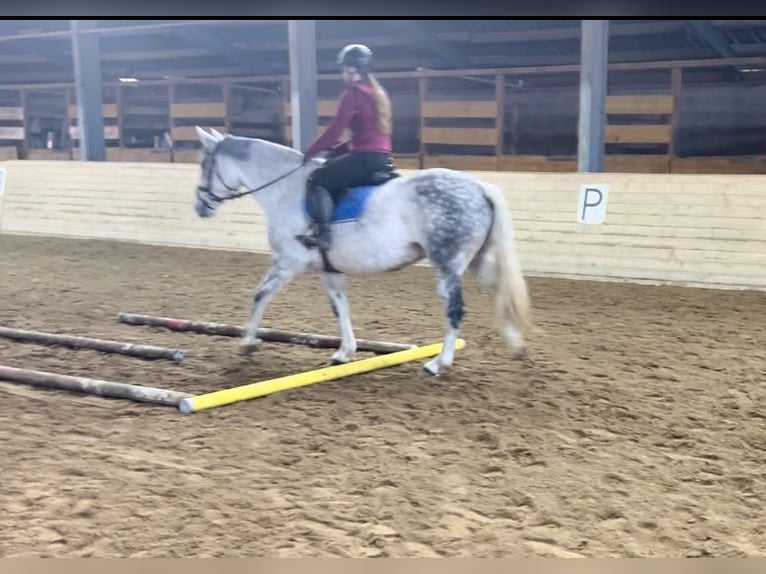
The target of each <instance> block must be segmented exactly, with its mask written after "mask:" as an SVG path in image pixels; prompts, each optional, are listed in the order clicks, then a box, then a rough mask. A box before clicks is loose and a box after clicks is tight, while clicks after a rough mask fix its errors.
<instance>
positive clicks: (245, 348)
mask: <svg viewBox="0 0 766 574" xmlns="http://www.w3.org/2000/svg"><path fill="white" fill-rule="evenodd" d="M262 342H263V341H262V340H261V339H256V340H255V341H252V342H250V343H240V344H239V354H240V355H251V354H253V353H254V352H255V351H257V350H258V349H259V348H260V346H261V343H262Z"/></svg>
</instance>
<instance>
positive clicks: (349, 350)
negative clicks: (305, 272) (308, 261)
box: [322, 273, 356, 365]
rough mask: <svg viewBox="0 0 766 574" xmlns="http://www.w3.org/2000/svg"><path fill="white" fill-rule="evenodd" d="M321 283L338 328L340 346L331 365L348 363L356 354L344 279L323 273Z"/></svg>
mask: <svg viewBox="0 0 766 574" xmlns="http://www.w3.org/2000/svg"><path fill="white" fill-rule="evenodd" d="M322 283H323V284H324V289H325V292H326V293H327V297H328V298H329V299H330V304H331V305H332V310H333V312H334V313H335V317H336V318H337V319H338V324H339V326H340V335H341V344H340V348H339V349H338V350H337V351H336V353H335V354H334V355H333V356H332V363H333V364H334V365H339V364H343V363H348V362H349V361H350V360H351V357H352V356H353V355H354V353H356V338H355V337H354V328H353V327H352V326H351V313H350V312H349V308H348V298H347V297H346V279H345V277H344V276H343V275H341V274H339V273H323V274H322Z"/></svg>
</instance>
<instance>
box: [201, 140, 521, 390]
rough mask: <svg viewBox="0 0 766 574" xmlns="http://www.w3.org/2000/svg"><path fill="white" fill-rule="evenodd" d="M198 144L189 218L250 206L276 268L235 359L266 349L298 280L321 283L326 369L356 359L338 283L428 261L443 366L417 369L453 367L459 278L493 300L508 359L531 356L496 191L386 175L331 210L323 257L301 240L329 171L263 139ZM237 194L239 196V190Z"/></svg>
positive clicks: (446, 177)
mask: <svg viewBox="0 0 766 574" xmlns="http://www.w3.org/2000/svg"><path fill="white" fill-rule="evenodd" d="M196 131H197V135H198V137H199V141H200V143H201V144H202V146H201V147H202V149H201V155H200V160H199V168H200V172H199V180H198V182H197V186H196V189H195V197H196V201H195V211H196V213H197V215H198V216H199V217H201V218H208V217H212V216H214V215H215V213H216V211H217V209H218V207H219V206H220V205H221V204H222V203H223V202H225V201H228V200H232V199H235V198H239V197H244V196H247V195H251V196H253V197H254V198H255V200H256V201H257V202H258V203H259V205H260V206H261V208H262V209H263V212H264V215H265V218H266V222H267V233H268V242H269V246H270V250H271V254H272V260H271V265H270V266H269V268H268V269H267V270H266V272H265V273H264V275H263V276H262V277H261V280H260V282H259V283H258V285H257V287H256V288H255V293H254V297H253V302H252V307H251V313H250V318H249V321H248V322H247V324H246V326H245V328H244V333H243V336H242V339H241V341H240V352H241V354H245V355H246V354H249V353H252V352H253V351H254V350H256V349H257V348H258V347H259V345H260V344H261V342H262V341H261V340H260V339H258V338H257V333H258V327H259V324H260V322H261V318H262V316H263V314H264V312H265V310H266V308H267V306H268V304H269V303H270V302H271V301H272V299H273V298H274V296H275V295H276V294H277V293H278V292H279V290H280V289H281V288H282V287H284V286H285V285H287V284H288V283H289V282H290V281H292V280H293V279H294V278H295V277H297V276H298V275H301V274H303V273H309V272H311V273H317V274H319V275H320V276H321V280H322V284H323V287H324V291H325V293H326V295H327V297H328V298H329V301H330V305H331V308H332V310H333V312H334V314H335V317H336V319H337V321H338V325H339V328H340V334H341V337H340V340H341V342H340V345H339V347H338V349H337V351H336V352H335V353H334V354H333V355H332V358H331V360H330V363H331V364H334V365H337V364H343V363H347V362H349V361H351V360H352V357H353V355H354V354H355V353H356V339H355V336H354V329H353V326H352V324H351V318H350V312H349V303H348V299H347V295H346V284H345V275H347V274H352V273H368V274H369V273H383V272H392V271H397V270H400V269H403V268H405V267H408V266H410V265H413V264H415V263H418V262H420V261H422V260H424V259H427V260H428V262H430V264H431V266H432V267H433V268H434V269H435V270H436V272H437V273H438V283H437V293H438V295H439V296H440V297H441V299H442V302H443V306H444V313H445V315H446V322H447V326H446V331H445V333H444V336H443V345H442V348H441V350H440V352H439V354H438V355H437V356H436V357H435V358H433V359H432V360H430V361H428V362H427V363H425V364H424V365H423V370H424V371H425V372H426V373H428V374H430V375H434V376H436V375H439V374H440V373H442V372H443V371H445V370H446V369H448V368H449V367H451V366H452V365H453V361H454V350H455V342H456V340H457V339H458V337H459V335H460V332H461V327H462V322H463V318H464V314H465V304H464V299H463V286H462V282H463V275H464V274H465V273H466V272H468V273H471V274H472V275H474V276H475V277H476V278H477V279H478V280H479V282H480V284H481V285H483V286H484V287H485V288H488V289H490V290H492V291H494V294H495V303H496V314H497V317H498V319H499V320H500V327H501V332H502V334H503V335H504V337H505V339H506V341H507V342H508V344H509V345H510V347H511V349H512V358H514V359H519V358H523V357H524V356H526V339H525V337H526V334H527V332H528V331H529V329H530V327H531V324H532V322H531V312H530V302H529V294H528V290H527V285H526V281H525V279H524V275H523V273H522V269H521V265H520V262H519V258H518V255H517V253H516V246H515V243H514V232H513V226H512V219H511V215H510V212H509V210H508V208H507V205H506V202H505V198H504V195H503V193H502V191H501V190H500V188H499V187H497V186H494V185H491V184H489V183H486V182H482V181H479V180H478V179H476V178H474V177H472V176H470V175H468V174H465V173H462V172H459V171H455V170H450V169H443V168H431V169H421V170H418V171H416V172H415V173H413V174H408V175H403V174H400V173H398V172H396V170H395V169H391V170H389V171H386V172H381V173H377V174H374V175H373V176H371V177H370V181H369V182H368V183H366V184H365V185H361V186H358V187H355V188H352V189H349V190H345V196H344V197H342V198H340V199H339V200H338V201H337V202H336V206H335V212H334V216H333V218H332V227H331V228H332V244H331V246H330V248H329V250H327V252H324V251H320V250H319V249H318V248H317V247H313V246H311V245H310V244H309V243H306V242H305V241H304V240H302V237H303V238H305V234H306V232H307V231H308V229H309V228H310V227H311V225H312V224H313V220H312V217H311V210H310V204H309V203H308V202H307V179H308V177H309V175H310V174H311V173H312V172H313V171H314V169H316V168H317V167H319V166H320V165H322V164H323V162H324V161H326V159H324V158H312V159H310V160H308V161H306V160H305V159H304V155H303V154H302V153H301V152H300V151H298V150H296V149H293V148H291V147H287V146H284V145H281V144H278V143H274V142H270V141H267V140H263V139H258V138H249V137H239V136H233V135H231V134H227V135H223V134H221V133H219V132H217V131H215V130H212V131H211V132H209V133H208V132H207V131H205V130H203V129H201V128H200V127H199V126H197V127H196ZM243 188H244V189H243Z"/></svg>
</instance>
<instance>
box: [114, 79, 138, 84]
mask: <svg viewBox="0 0 766 574" xmlns="http://www.w3.org/2000/svg"><path fill="white" fill-rule="evenodd" d="M117 79H118V80H120V81H121V82H122V83H123V84H132V83H135V82H137V81H138V78H117Z"/></svg>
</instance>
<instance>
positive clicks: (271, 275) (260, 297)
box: [239, 262, 298, 355]
mask: <svg viewBox="0 0 766 574" xmlns="http://www.w3.org/2000/svg"><path fill="white" fill-rule="evenodd" d="M297 274H298V272H297V270H295V269H290V268H288V267H285V266H284V265H281V264H279V263H276V262H275V263H272V264H271V266H270V267H269V268H268V269H267V270H266V273H265V274H264V276H263V278H262V279H261V282H260V283H259V284H258V287H256V289H255V295H254V296H253V307H252V311H251V312H250V320H249V321H248V322H247V325H246V326H245V332H244V335H243V337H242V341H241V342H240V344H239V349H240V352H241V353H242V354H243V355H247V354H250V353H252V352H253V351H254V350H256V349H257V348H258V346H259V345H260V344H261V343H262V341H261V339H259V338H257V334H258V326H259V324H260V322H261V318H262V317H263V314H264V312H265V311H266V307H267V306H268V304H269V303H270V302H271V300H272V299H273V298H274V296H275V295H276V294H277V292H278V291H279V290H280V289H281V288H282V287H284V286H285V285H287V283H289V282H290V281H291V280H292V279H293V278H294V277H295V276H296V275H297Z"/></svg>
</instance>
